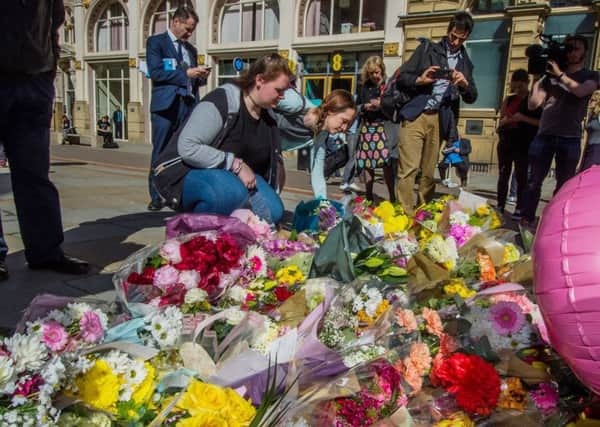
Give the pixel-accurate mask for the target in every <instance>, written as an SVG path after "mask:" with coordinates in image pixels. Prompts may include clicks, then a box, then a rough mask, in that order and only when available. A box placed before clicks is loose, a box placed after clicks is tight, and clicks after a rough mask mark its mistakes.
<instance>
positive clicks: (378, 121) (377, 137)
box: [356, 56, 396, 202]
mask: <svg viewBox="0 0 600 427" xmlns="http://www.w3.org/2000/svg"><path fill="white" fill-rule="evenodd" d="M360 82H361V87H360V88H359V90H358V99H357V104H358V106H359V111H360V115H361V123H360V125H359V129H358V144H357V151H356V166H357V169H358V171H359V172H360V171H363V170H364V171H365V172H366V193H367V199H368V200H373V183H374V181H375V169H378V168H383V178H384V180H385V184H386V186H387V188H388V192H389V197H390V201H391V202H395V201H396V193H395V191H394V172H393V167H392V149H393V144H394V142H395V139H396V138H394V137H393V136H392V135H389V134H388V132H386V126H385V125H384V122H385V120H386V119H385V116H384V115H383V113H382V111H381V107H380V102H381V93H382V91H383V87H384V85H385V65H384V64H383V60H382V59H381V57H380V56H371V57H369V58H368V59H367V60H366V62H365V64H364V65H363V67H362V70H361V77H360Z"/></svg>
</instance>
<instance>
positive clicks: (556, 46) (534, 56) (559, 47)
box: [525, 34, 572, 74]
mask: <svg viewBox="0 0 600 427" xmlns="http://www.w3.org/2000/svg"><path fill="white" fill-rule="evenodd" d="M539 37H540V40H541V41H542V42H543V43H545V44H546V47H544V46H543V45H540V44H532V45H530V46H527V49H525V55H527V58H529V60H528V61H527V72H528V73H529V74H545V73H546V72H547V71H548V61H549V60H552V61H554V62H556V63H557V64H558V66H559V67H560V69H561V70H564V69H566V68H567V65H568V58H567V54H568V53H569V52H570V51H571V50H572V46H567V45H565V44H563V43H560V42H557V41H554V40H552V37H553V36H552V35H549V34H540V35H539Z"/></svg>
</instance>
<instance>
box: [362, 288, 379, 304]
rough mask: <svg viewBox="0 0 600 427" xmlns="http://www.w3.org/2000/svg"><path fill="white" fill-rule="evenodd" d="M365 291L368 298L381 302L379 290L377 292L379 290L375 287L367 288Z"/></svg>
mask: <svg viewBox="0 0 600 427" xmlns="http://www.w3.org/2000/svg"><path fill="white" fill-rule="evenodd" d="M365 293H366V295H367V298H368V299H369V300H374V301H377V302H381V300H382V296H381V292H379V290H378V289H376V288H368V289H367V291H366V292H365Z"/></svg>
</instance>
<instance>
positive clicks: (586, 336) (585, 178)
mask: <svg viewBox="0 0 600 427" xmlns="http://www.w3.org/2000/svg"><path fill="white" fill-rule="evenodd" d="M599 189H600V166H594V167H592V168H590V169H587V170H586V171H584V172H582V173H581V174H579V175H577V176H575V177H574V178H572V179H571V180H569V181H568V182H566V183H565V184H564V185H563V187H562V188H561V189H560V191H559V192H558V193H557V194H556V196H555V197H554V198H553V199H552V200H551V201H550V203H549V204H548V206H546V208H545V209H544V213H543V215H542V219H541V221H540V225H539V227H538V230H537V233H536V237H535V243H534V245H533V263H534V277H535V281H534V283H535V285H534V287H535V293H536V296H537V300H538V304H539V306H540V309H541V311H542V315H543V316H544V320H545V321H546V326H547V328H548V333H549V337H550V342H551V344H552V346H553V347H554V349H555V350H556V351H557V352H558V354H560V355H561V357H562V358H563V359H565V361H566V362H567V364H568V365H569V366H570V367H571V369H572V370H573V372H574V373H575V375H577V377H578V378H579V379H580V380H581V382H582V383H583V384H585V385H586V386H588V387H589V388H590V389H591V390H593V391H594V392H595V393H596V394H600V210H599V208H600V191H599Z"/></svg>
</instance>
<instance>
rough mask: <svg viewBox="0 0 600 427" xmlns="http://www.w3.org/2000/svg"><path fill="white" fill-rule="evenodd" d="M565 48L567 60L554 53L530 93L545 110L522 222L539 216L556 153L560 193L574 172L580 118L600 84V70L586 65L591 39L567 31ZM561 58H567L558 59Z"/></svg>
mask: <svg viewBox="0 0 600 427" xmlns="http://www.w3.org/2000/svg"><path fill="white" fill-rule="evenodd" d="M564 51H565V53H564V60H560V58H554V57H553V55H550V58H549V59H548V61H547V67H546V73H545V75H543V76H542V77H541V78H539V79H538V80H537V81H536V82H535V83H534V84H533V88H532V90H531V93H530V95H529V109H530V110H534V109H536V108H538V107H540V106H541V107H542V108H543V112H542V116H541V118H540V126H539V130H538V133H537V135H536V137H535V138H534V140H533V142H532V143H531V146H530V147H529V165H530V167H531V176H530V178H529V181H528V183H527V189H526V191H525V194H524V197H523V198H524V203H523V218H522V220H521V223H522V224H523V225H528V224H531V223H532V222H533V221H534V220H535V212H536V209H537V205H538V203H539V200H540V194H541V189H542V184H543V182H544V178H546V175H548V172H549V171H550V166H551V165H552V160H553V159H554V160H555V171H556V173H555V175H556V188H555V190H554V192H555V193H556V192H557V191H558V190H559V189H560V187H561V186H562V185H563V184H564V183H565V182H566V181H567V180H568V179H570V178H571V177H573V176H574V175H575V169H576V168H577V163H578V162H579V154H580V151H581V129H582V128H581V122H582V120H583V118H584V116H585V112H586V108H587V104H588V101H589V98H590V96H591V94H592V92H594V91H595V90H596V89H597V88H598V74H597V73H596V72H595V71H592V70H588V69H586V68H584V63H585V58H586V54H587V51H588V41H587V39H585V38H584V37H583V36H580V35H574V36H568V37H566V38H565V41H564ZM531 59H532V58H531V57H530V62H531ZM557 60H559V61H560V62H564V64H560V65H559V63H558V62H557ZM530 72H531V70H530Z"/></svg>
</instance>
